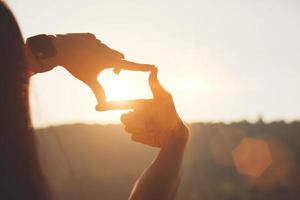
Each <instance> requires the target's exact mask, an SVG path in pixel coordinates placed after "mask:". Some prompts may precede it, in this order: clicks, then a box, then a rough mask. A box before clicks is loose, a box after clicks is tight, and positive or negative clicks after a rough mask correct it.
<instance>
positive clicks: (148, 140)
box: [131, 132, 159, 147]
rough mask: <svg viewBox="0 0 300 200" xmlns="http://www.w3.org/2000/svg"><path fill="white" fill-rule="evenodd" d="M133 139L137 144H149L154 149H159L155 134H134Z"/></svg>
mask: <svg viewBox="0 0 300 200" xmlns="http://www.w3.org/2000/svg"><path fill="white" fill-rule="evenodd" d="M131 139H132V140H133V141H135V142H139V143H142V144H147V145H150V146H153V147H159V144H158V142H157V136H156V133H155V132H148V133H143V134H133V135H132V136H131Z"/></svg>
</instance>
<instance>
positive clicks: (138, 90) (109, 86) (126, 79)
mask: <svg viewBox="0 0 300 200" xmlns="http://www.w3.org/2000/svg"><path fill="white" fill-rule="evenodd" d="M98 82H99V83H101V85H102V86H103V87H104V91H105V95H106V100H107V101H112V100H129V99H140V98H144V99H145V98H146V99H147V98H151V97H152V94H151V92H150V89H149V86H148V75H147V73H145V72H132V71H121V73H120V74H119V75H116V74H114V73H113V71H112V70H111V69H108V70H104V71H103V72H102V73H101V74H100V75H99V76H98Z"/></svg>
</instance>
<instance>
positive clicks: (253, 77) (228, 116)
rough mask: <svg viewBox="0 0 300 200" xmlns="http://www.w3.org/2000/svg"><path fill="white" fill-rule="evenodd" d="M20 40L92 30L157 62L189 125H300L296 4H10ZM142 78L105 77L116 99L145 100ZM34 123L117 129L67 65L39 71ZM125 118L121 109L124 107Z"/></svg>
mask: <svg viewBox="0 0 300 200" xmlns="http://www.w3.org/2000/svg"><path fill="white" fill-rule="evenodd" d="M7 3H8V4H9V5H10V7H11V8H12V10H13V11H14V13H15V15H16V17H17V20H18V22H19V25H20V27H21V29H22V32H23V35H24V38H27V37H29V36H33V35H36V34H41V33H46V34H62V33H71V32H91V33H94V34H95V35H96V36H97V37H98V38H99V39H100V40H101V41H102V42H104V43H105V44H107V45H108V46H110V47H112V48H114V49H117V50H119V51H121V52H123V53H124V54H125V57H126V59H128V60H132V61H136V62H141V63H149V64H155V65H156V66H157V67H158V68H159V79H160V80H161V82H162V84H163V85H164V86H165V87H166V88H167V89H168V90H169V91H170V92H171V93H172V94H173V96H174V100H175V103H176V105H177V108H178V111H179V113H180V114H181V116H182V118H183V119H184V120H185V121H188V122H195V121H226V122H230V121H233V120H241V119H248V120H255V119H256V118H257V116H258V115H259V114H262V115H263V116H264V117H265V119H266V120H278V119H286V120H294V119H300V105H299V104H300V103H299V102H300V65H299V58H300V37H299V36H300V12H299V10H300V1H297V0H278V1H274V0H251V1H249V0H240V1H237V0H226V1H224V0H180V1H179V0H173V1H170V0H164V1H162V0H127V1H125V0H105V1H104V0H93V1H92V0H81V1H79V0H72V1H71V0H69V1H66V0H43V1H41V0H26V1H22V0H7ZM147 77H148V74H146V73H134V72H124V73H122V72H121V75H120V77H118V76H115V75H113V73H112V72H111V71H107V72H105V73H103V74H102V75H101V80H102V82H103V84H104V85H105V86H106V87H105V88H107V89H108V90H109V91H107V95H108V97H109V98H111V99H121V98H122V99H124V98H134V97H145V96H149V88H148V85H147ZM31 83H32V85H31V92H30V98H31V106H32V117H33V123H34V125H35V126H36V127H42V126H49V125H56V124H64V123H75V122H83V123H117V122H119V116H120V114H121V113H122V112H121V111H114V112H113V111H109V112H97V111H95V110H94V107H95V105H96V100H95V97H94V96H93V94H92V92H91V91H90V90H89V88H88V87H87V86H85V85H84V84H82V83H81V82H80V81H78V80H76V79H75V78H73V77H72V76H71V75H70V74H68V73H67V72H66V71H65V70H64V69H63V68H55V69H54V70H53V71H51V72H48V73H44V74H38V75H35V76H34V77H33V78H32V80H31ZM123 112H124V111H123Z"/></svg>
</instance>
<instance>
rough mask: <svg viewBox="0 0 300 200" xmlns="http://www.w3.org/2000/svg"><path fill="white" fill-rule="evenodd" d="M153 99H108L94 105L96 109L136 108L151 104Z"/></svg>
mask: <svg viewBox="0 0 300 200" xmlns="http://www.w3.org/2000/svg"><path fill="white" fill-rule="evenodd" d="M152 101H153V100H150V99H136V100H126V101H109V102H106V103H104V104H101V105H97V106H96V110H98V111H107V110H130V109H133V110H138V109H142V108H143V107H146V106H148V105H149V104H151V102H152Z"/></svg>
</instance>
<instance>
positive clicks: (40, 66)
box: [25, 35, 58, 73]
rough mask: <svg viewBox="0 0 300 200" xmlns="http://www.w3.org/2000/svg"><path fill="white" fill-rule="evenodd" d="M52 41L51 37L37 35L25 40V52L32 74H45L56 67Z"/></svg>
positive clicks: (55, 52) (55, 55) (55, 54)
mask: <svg viewBox="0 0 300 200" xmlns="http://www.w3.org/2000/svg"><path fill="white" fill-rule="evenodd" d="M54 39H55V37H54V36H51V35H37V36H34V37H30V38H28V39H27V41H26V44H25V46H26V51H27V55H28V58H29V65H32V66H33V67H31V68H32V69H33V72H34V73H41V72H47V71H50V70H52V69H53V68H54V67H56V66H58V62H57V51H56V47H55V46H54Z"/></svg>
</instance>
